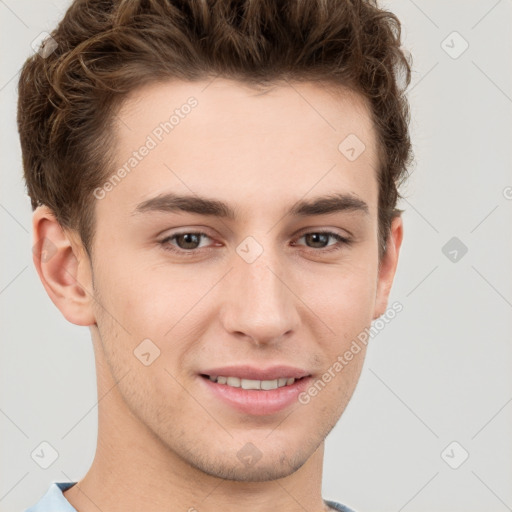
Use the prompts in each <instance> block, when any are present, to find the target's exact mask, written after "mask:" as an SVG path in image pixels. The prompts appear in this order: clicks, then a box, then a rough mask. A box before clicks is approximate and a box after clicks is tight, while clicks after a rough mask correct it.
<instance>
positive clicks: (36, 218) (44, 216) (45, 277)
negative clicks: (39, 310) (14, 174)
mask: <svg viewBox="0 0 512 512" xmlns="http://www.w3.org/2000/svg"><path fill="white" fill-rule="evenodd" d="M32 229H33V242H34V245H33V248H32V253H33V260H34V265H35V267H36V270H37V273H38V274H39V278H40V279H41V282H42V283H43V286H44V288H45V290H46V293H48V296H49V297H50V299H51V300H52V302H53V303H54V304H55V305H56V306H57V307H58V308H59V310H60V312H61V313H62V314H63V315H64V317H65V318H66V319H67V320H69V321H70V322H71V323H73V324H76V325H84V326H87V325H92V324H94V323H95V322H96V320H95V318H94V315H93V308H92V302H93V301H94V299H93V297H92V293H93V291H92V289H93V287H92V273H91V264H90V260H89V257H88V255H87V252H86V251H85V248H84V247H83V245H82V243H81V241H80V237H79V236H78V235H77V234H76V233H75V232H72V231H70V230H65V229H63V228H62V226H61V225H60V224H59V222H58V221H57V219H56V218H55V215H54V214H53V212H52V211H51V210H50V209H49V208H48V207H47V206H39V207H38V208H37V209H36V210H35V211H34V213H33V215H32Z"/></svg>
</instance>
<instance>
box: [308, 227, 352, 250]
mask: <svg viewBox="0 0 512 512" xmlns="http://www.w3.org/2000/svg"><path fill="white" fill-rule="evenodd" d="M302 238H304V240H305V242H306V246H307V247H309V248H311V249H320V250H321V249H325V250H324V251H323V252H328V251H336V250H338V249H341V246H343V245H348V244H350V240H349V239H348V238H345V237H343V236H341V235H338V233H333V232H332V231H311V232H309V233H305V234H304V235H302V236H301V237H300V238H299V239H298V240H301V239H302ZM330 239H334V240H336V241H337V242H338V243H333V244H330V243H329V240H330ZM301 245H302V244H301Z"/></svg>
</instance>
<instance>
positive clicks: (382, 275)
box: [373, 215, 403, 320]
mask: <svg viewBox="0 0 512 512" xmlns="http://www.w3.org/2000/svg"><path fill="white" fill-rule="evenodd" d="M402 238H403V222H402V217H401V216H400V215H398V216H397V217H395V218H394V219H393V221H392V222H391V228H390V232H389V236H388V239H387V242H386V252H385V253H384V254H383V256H382V260H381V261H380V265H379V274H378V278H377V294H376V298H375V311H374V314H373V319H374V320H375V319H376V318H378V317H379V316H381V315H383V314H384V312H385V311H386V308H387V305H388V298H389V292H390V291H391V285H392V284H393V279H394V277H395V271H396V267H397V264H398V254H399V252H400V246H401V245H402Z"/></svg>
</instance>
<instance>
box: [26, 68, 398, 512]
mask: <svg viewBox="0 0 512 512" xmlns="http://www.w3.org/2000/svg"><path fill="white" fill-rule="evenodd" d="M190 96H194V97H195V98H196V99H197V101H198V105H197V107H195V108H194V109H193V110H192V111H191V113H190V114H189V115H188V116H186V118H185V119H183V120H181V121H180V123H179V125H178V126H176V127H175V129H174V130H173V131H172V132H171V133H169V134H168V135H166V136H165V138H164V139H163V140H162V142H161V143H159V144H158V145H157V147H156V148H154V149H153V150H151V151H150V153H149V154H148V155H147V156H146V157H145V158H144V159H143V160H142V161H141V162H140V163H139V164H138V165H137V167H136V168H135V169H133V170H132V171H131V173H130V174H129V175H128V176H126V177H125V178H124V179H123V180H122V181H121V182H120V183H119V184H118V185H116V186H115V187H114V188H113V189H112V190H111V191H110V192H108V193H107V194H106V195H105V197H104V198H103V199H101V200H96V205H95V208H96V232H95V235H94V240H93V245H92V259H89V258H88V256H87V254H86V252H85V251H84V249H83V247H82V245H81V243H80V239H79V237H78V235H77V233H76V232H74V231H70V230H65V229H62V227H61V226H60V225H59V224H58V223H57V221H56V220H55V217H54V216H53V215H52V212H51V211H50V210H49V209H48V208H46V207H39V208H38V209H37V210H36V211H35V212H34V216H33V228H34V236H35V241H36V242H37V241H38V240H40V239H42V238H44V237H46V238H49V239H50V240H51V241H52V242H53V244H54V245H55V248H56V249H55V254H53V256H52V257H51V258H49V259H47V260H46V261H44V258H43V259H41V258H40V257H38V256H37V255H36V256H35V265H36V268H37V271H38V273H39V276H40V278H41V280H42V283H43V285H44V287H45V288H46V290H47V292H48V295H49V296H50V298H51V299H52V301H53V302H54V303H55V304H56V306H57V307H58V308H59V309H60V311H61V312H62V314H63V315H64V316H65V317H66V319H67V320H69V321H70V322H72V323H74V324H77V325H85V326H89V327H90V331H91V336H92V341H93V345H94V352H95V360H96V370H97V384H98V397H99V399H101V400H100V401H99V404H98V417H99V426H98V444H97V451H96V455H95V459H94V462H93V464H92V466H91V468H90V470H89V471H88V473H87V474H86V475H85V477H84V478H83V479H81V480H80V481H79V482H78V484H77V485H75V486H74V487H72V488H70V489H69V490H67V491H65V492H64V495H65V497H66V498H67V499H68V500H69V502H70V503H71V504H72V505H73V506H74V507H75V508H76V509H77V510H79V511H80V512H89V511H91V512H92V511H97V510H98V509H100V510H103V511H106V510H109V511H111V512H117V511H125V510H144V509H148V503H150V504H151V506H150V509H151V511H153V512H160V511H162V512H163V511H166V512H169V511H170V510H189V509H190V508H191V507H194V508H195V509H197V510H198V511H200V512H203V511H204V512H207V511H212V512H213V511H218V510H223V511H226V512H231V511H235V510H236V511H238V510H239V508H240V503H244V508H245V509H246V510H250V511H254V512H271V511H272V512H274V511H276V510H279V511H283V512H291V511H299V510H308V511H320V510H325V509H326V505H325V504H324V503H323V500H322V496H321V481H322V464H323V454H324V440H325V437H326V436H327V434H328V433H329V432H330V431H331V429H332V428H333V427H334V425H335V424H336V422H337V421H338V419H339V418H340V416H341V414H342V413H343V411H344V409H345V408H346V406H347V404H348V402H349V400H350V398H351V396H352V393H353V391H354V389H355V386H356V383H357V381H358V378H359V375H360V372H361V368H362V364H363V360H364V355H365V350H364V347H363V350H361V352H359V353H358V354H357V355H356V356H355V357H354V359H353V360H352V361H351V362H350V364H348V365H347V366H346V367H344V368H343V371H341V372H339V373H337V374H336V377H335V378H333V379H332V380H331V382H329V383H328V385H326V386H325V388H324V389H323V390H322V391H321V392H320V393H318V395H317V396H315V397H314V398H312V399H311V400H310V402H309V403H308V404H305V405H303V404H300V403H296V404H293V405H292V406H291V407H290V408H287V409H286V410H284V411H281V412H278V413H275V414H271V415H267V416H253V415H247V414H242V413H239V412H237V411H236V410H234V409H232V408H230V407H229V406H228V405H225V404H224V403H221V402H220V401H219V400H217V399H216V398H214V397H212V395H210V394H208V393H206V391H205V389H204V385H203V384H204V383H203V382H201V381H200V379H201V377H199V376H198V373H200V372H201V370H204V369H207V368H212V367H215V366H222V365H227V364H250V365H253V366H260V367H263V366H264V367H268V366H271V365H274V364H287V365H291V366H295V367H299V368H303V369H306V370H308V372H309V373H311V374H312V375H313V377H314V378H319V377H320V376H321V375H322V374H323V373H324V372H325V371H326V370H327V369H328V368H329V367H331V366H332V365H333V363H334V362H335V361H336V359H337V357H338V356H339V355H342V354H343V353H344V352H345V351H346V350H347V349H348V348H349V347H350V344H351V342H352V340H354V339H355V338H356V337H357V335H358V333H360V332H361V331H363V330H364V329H365V327H368V326H369V325H370V323H371V321H372V319H375V318H377V317H379V316H380V315H382V314H383V313H384V312H385V310H386V306H387V301H388V295H389V291H390V288H391V284H392V281H393V277H394V274H395V270H396V265H397V262H398V254H399V250H400V245H401V242H402V233H403V226H402V220H401V218H400V217H397V218H395V219H394V221H393V224H392V227H391V232H390V234H389V238H388V240H387V251H386V253H385V255H384V257H383V258H382V260H381V261H380V262H379V258H378V237H377V226H378V223H377V204H378V203H377V201H378V185H377V177H376V168H377V146H376V135H375V131H374V127H373V125H372V122H371V120H370V113H369V110H368V107H367V104H366V103H365V102H364V100H363V98H361V97H359V96H357V95H355V94H354V93H351V92H349V91H338V94H335V93H334V92H333V91H329V90H328V89H326V88H322V87H321V86H320V85H318V84H310V83H301V84H293V86H292V85H291V84H288V83H283V84H282V85H276V86H275V87H274V88H272V89H271V90H269V91H267V92H266V93H264V94H262V93H261V92H260V91H256V90H255V89H253V88H249V87H248V86H245V85H242V84H240V83H237V82H233V81H230V80H225V79H220V78H217V79H215V80H214V81H213V82H210V81H208V82H207V81H203V82H196V83H184V82H169V83H161V84H152V85H150V86H146V87H144V88H143V89H141V90H137V91H134V92H133V93H132V94H131V96H130V97H128V98H127V99H126V101H125V102H124V104H123V107H122V109H121V111H120V112H119V117H118V119H119V121H118V123H117V125H116V134H117V140H118V142H117V146H116V148H115V151H116V155H117V164H118V165H119V166H122V165H123V163H124V162H126V160H127V159H128V158H129V156H130V155H131V153H132V152H133V151H134V150H135V149H136V148H139V147H140V146H141V145H142V144H143V143H144V141H145V140H146V137H147V136H148V135H149V134H151V132H152V130H154V128H155V127H156V126H158V125H159V123H160V122H162V121H163V120H165V119H166V118H168V114H166V113H167V112H171V111H172V110H174V109H175V108H177V107H179V106H180V105H182V104H184V103H185V102H186V100H187V98H189V97H190ZM351 133H352V134H356V135H357V136H358V138H359V139H360V140H362V141H363V142H364V144H365V146H366V149H365V151H364V152H363V153H362V154H361V155H360V156H359V158H357V159H356V160H355V161H352V162H351V161H349V160H348V159H347V158H345V156H344V155H343V154H342V153H341V152H340V151H339V150H338V145H339V144H340V142H341V141H342V140H343V139H344V138H345V137H346V136H347V135H349V134H351ZM166 192H174V193H177V194H192V195H198V196H205V197H208V198H215V199H217V200H220V201H224V202H226V203H227V204H229V205H230V206H231V207H232V208H233V209H234V210H235V212H236V219H234V220H233V219H226V218H219V217H213V216H208V215H197V214H192V213H186V212H163V211H160V212H145V213H137V214H134V213H133V211H134V210H135V208H136V207H137V205H138V204H140V203H141V202H143V201H145V200H147V199H149V198H152V197H154V196H156V195H158V194H161V193H166ZM333 193H344V194H350V195H351V196H353V197H357V198H359V199H360V200H362V201H364V202H365V203H366V204H367V207H368V211H367V213H365V212H363V211H359V210H345V211H339V212H335V213H331V214H325V215H310V216H304V217H297V216H291V215H286V212H288V210H290V208H291V207H292V206H293V205H294V204H295V203H296V202H297V201H299V200H301V199H307V200H310V199H314V198H316V197H318V196H324V195H329V194H333ZM319 230H329V231H332V232H335V233H337V234H340V235H342V236H345V237H350V239H351V243H350V244H339V243H338V242H337V240H335V239H334V238H332V237H331V238H327V239H323V242H318V241H316V243H315V240H312V239H311V238H310V237H309V238H308V237H304V236H303V235H304V234H305V233H315V232H318V231H319ZM197 231H202V232H205V233H206V235H207V236H206V237H203V238H201V239H200V242H197V240H196V242H197V243H196V247H197V246H199V244H200V246H199V248H196V249H194V250H195V251H196V253H194V254H195V255H192V256H190V255H182V254H178V253H174V252H171V251H170V250H166V249H165V247H166V246H167V247H169V245H170V246H172V247H174V248H175V249H176V250H178V251H179V249H180V247H181V248H182V251H183V252H185V251H186V250H187V249H186V248H187V247H191V246H190V245H188V246H187V245H186V242H185V241H183V239H181V241H180V240H178V239H174V241H167V242H166V244H167V245H165V244H163V243H162V240H163V239H164V238H165V237H166V236H167V237H168V236H170V235H172V234H176V233H177V232H181V233H183V232H189V233H190V232H197ZM248 236H252V237H253V238H254V239H255V240H256V241H257V242H258V243H259V244H260V245H261V247H262V248H263V253H262V254H261V255H260V256H259V257H258V258H257V259H256V260H255V261H254V262H252V263H250V264H249V263H247V262H246V261H245V260H244V259H242V258H241V257H240V256H239V254H238V253H237V252H236V248H237V246H238V245H239V244H241V242H242V241H244V240H245V238H246V237H248ZM180 243H181V246H180V245H179V244H180ZM189 244H190V242H189ZM336 245H337V246H339V250H337V251H333V252H325V251H326V247H325V246H327V249H329V248H332V247H333V246H336ZM188 250H189V252H190V249H188ZM379 263H380V265H379ZM146 338H149V339H150V340H152V342H153V343H154V344H155V345H157V346H158V347H159V349H160V356H159V357H158V358H157V359H156V360H155V361H154V362H153V363H152V364H150V365H149V366H145V365H143V364H142V363H141V361H140V360H139V359H138V358H137V357H135V356H134V354H133V351H134V349H136V347H137V346H138V345H139V344H140V343H141V341H142V340H144V339H146ZM249 442H250V443H252V444H253V445H255V446H256V447H257V449H258V450H259V451H260V453H261V458H260V459H259V460H258V461H257V463H255V464H253V465H250V466H247V465H244V464H242V463H241V462H240V460H239V458H238V457H237V453H238V452H239V450H240V449H241V448H242V447H244V446H245V445H246V444H247V443H249Z"/></svg>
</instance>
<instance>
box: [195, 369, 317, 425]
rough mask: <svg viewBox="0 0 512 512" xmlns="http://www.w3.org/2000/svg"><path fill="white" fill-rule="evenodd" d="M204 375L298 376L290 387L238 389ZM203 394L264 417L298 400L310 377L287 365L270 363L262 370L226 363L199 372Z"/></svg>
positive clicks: (264, 378) (263, 378)
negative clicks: (221, 366)
mask: <svg viewBox="0 0 512 512" xmlns="http://www.w3.org/2000/svg"><path fill="white" fill-rule="evenodd" d="M204 375H214V376H219V375H222V376H226V377H238V378H241V379H254V380H274V379H277V378H279V377H283V378H284V377H287V378H290V377H293V378H295V379H300V380H297V381H295V382H294V383H293V384H291V385H290V386H283V387H281V388H277V389H269V390H256V389H242V388H235V387H232V386H228V385H227V384H219V383H217V382H213V381H211V380H210V379H209V378H208V377H204ZM198 377H199V381H200V382H202V386H204V387H205V393H207V394H210V395H212V396H213V397H214V398H215V399H216V400H219V401H220V402H222V403H224V404H226V405H228V406H229V407H230V408H232V409H235V410H236V411H238V412H241V413H244V414H249V415H254V416H264V415H270V414H275V413H278V412H280V411H283V410H285V409H287V408H289V407H290V406H291V405H293V404H294V403H295V404H296V403H297V402H298V396H299V394H300V393H301V392H303V391H304V390H306V389H307V387H308V386H309V385H310V383H311V381H312V377H311V375H310V374H308V373H307V372H305V371H303V370H300V369H298V368H292V367H290V366H274V367H272V368H267V369H265V370H262V369H257V368H253V367H249V366H236V367H235V366H230V367H223V368H212V369H210V370H205V371H204V372H201V374H200V375H199V376H198Z"/></svg>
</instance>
